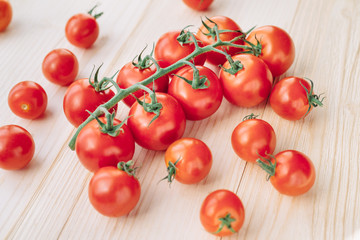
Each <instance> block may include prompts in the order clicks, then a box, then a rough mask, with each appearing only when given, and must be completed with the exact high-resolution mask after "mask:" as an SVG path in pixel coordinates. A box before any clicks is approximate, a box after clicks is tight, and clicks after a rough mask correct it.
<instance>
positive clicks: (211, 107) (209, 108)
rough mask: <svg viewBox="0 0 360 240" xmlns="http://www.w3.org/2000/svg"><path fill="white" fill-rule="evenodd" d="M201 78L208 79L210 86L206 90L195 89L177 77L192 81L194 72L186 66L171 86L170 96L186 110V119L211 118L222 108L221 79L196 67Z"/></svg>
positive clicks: (211, 72) (207, 70)
mask: <svg viewBox="0 0 360 240" xmlns="http://www.w3.org/2000/svg"><path fill="white" fill-rule="evenodd" d="M196 68H197V69H198V70H199V74H200V76H202V75H204V76H206V77H207V78H208V80H209V83H210V85H209V84H207V86H209V87H208V88H206V89H193V88H192V86H191V85H190V84H188V83H187V82H185V81H184V80H183V79H181V78H179V77H177V76H176V75H178V76H181V77H185V78H186V79H188V80H190V81H192V80H193V73H194V70H193V69H192V68H191V67H190V66H186V67H184V68H182V69H180V70H179V71H178V72H176V75H175V76H174V77H173V78H172V80H171V82H170V84H169V90H168V94H170V95H171V96H173V97H174V98H176V100H177V101H178V102H179V103H180V104H181V106H182V108H183V109H184V112H185V116H186V119H189V120H201V119H205V118H207V117H210V116H211V115H212V114H214V113H215V112H216V110H217V109H218V108H219V107H220V104H221V102H222V98H223V92H222V88H221V84H220V81H219V78H218V77H217V76H216V74H215V73H214V72H213V71H212V70H211V69H209V68H207V67H204V66H196Z"/></svg>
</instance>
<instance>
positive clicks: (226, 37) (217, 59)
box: [196, 16, 244, 65]
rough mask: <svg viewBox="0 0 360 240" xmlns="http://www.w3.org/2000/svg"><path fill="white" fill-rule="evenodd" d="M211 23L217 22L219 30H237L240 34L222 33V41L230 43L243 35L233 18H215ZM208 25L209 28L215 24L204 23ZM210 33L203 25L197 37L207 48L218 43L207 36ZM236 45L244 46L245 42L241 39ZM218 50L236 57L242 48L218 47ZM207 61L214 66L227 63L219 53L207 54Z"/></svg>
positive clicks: (207, 21)
mask: <svg viewBox="0 0 360 240" xmlns="http://www.w3.org/2000/svg"><path fill="white" fill-rule="evenodd" d="M210 20H211V21H213V22H215V23H216V24H217V25H218V29H219V30H225V29H227V30H235V31H238V32H224V33H220V40H222V41H230V40H232V39H234V38H235V37H238V36H240V35H242V33H241V28H240V27H239V26H238V25H237V23H236V22H234V21H233V20H232V19H231V18H228V17H225V16H215V17H212V18H210ZM204 22H205V24H206V25H208V26H209V27H211V28H212V27H214V23H211V22H210V21H209V20H206V21H204ZM204 33H205V34H207V33H209V31H208V30H207V29H206V27H205V26H204V25H202V26H201V27H200V28H199V31H198V32H197V34H196V36H197V37H198V38H199V40H200V41H201V42H202V43H203V44H204V45H205V46H206V45H210V44H213V43H215V42H216V40H215V39H216V38H213V37H212V36H207V35H205V34H204ZM234 44H239V45H242V44H244V41H243V40H241V39H239V40H236V41H235V42H234ZM217 48H218V49H220V50H222V51H226V52H227V53H228V54H230V55H235V54H236V53H238V52H240V51H241V50H242V49H241V48H236V47H226V48H225V47H217ZM207 60H208V61H209V62H210V63H212V64H214V65H219V64H223V63H224V62H225V61H226V57H225V56H224V55H223V54H221V53H217V52H208V53H207Z"/></svg>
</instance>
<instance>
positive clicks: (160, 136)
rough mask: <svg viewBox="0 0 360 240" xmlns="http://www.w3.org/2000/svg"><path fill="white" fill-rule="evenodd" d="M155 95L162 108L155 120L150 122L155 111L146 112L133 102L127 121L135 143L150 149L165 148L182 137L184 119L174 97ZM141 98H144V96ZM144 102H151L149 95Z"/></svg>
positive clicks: (182, 112) (162, 94)
mask: <svg viewBox="0 0 360 240" xmlns="http://www.w3.org/2000/svg"><path fill="white" fill-rule="evenodd" d="M156 97H157V101H158V102H159V103H161V104H162V109H161V110H160V115H159V117H158V118H157V119H156V120H155V121H153V122H152V123H151V124H150V122H151V121H152V119H153V118H154V116H155V113H149V112H146V111H145V110H144V109H143V107H142V106H141V105H140V104H139V103H138V102H135V103H134V104H133V105H132V106H131V108H130V112H129V116H131V117H130V118H129V119H128V120H127V123H128V126H129V128H130V129H131V132H132V133H133V136H134V139H135V141H136V143H137V144H139V145H140V146H142V147H144V148H146V149H150V150H165V149H166V148H167V147H168V146H169V145H170V144H171V143H173V142H174V141H176V140H178V139H179V138H181V137H182V135H183V134H184V131H185V124H186V119H185V114H184V111H183V109H182V108H181V105H180V104H179V103H178V101H176V99H175V98H173V97H172V96H170V95H168V94H166V93H156ZM141 100H144V97H142V98H141ZM145 102H147V103H150V102H151V99H150V96H149V95H146V96H145ZM149 124H150V125H149Z"/></svg>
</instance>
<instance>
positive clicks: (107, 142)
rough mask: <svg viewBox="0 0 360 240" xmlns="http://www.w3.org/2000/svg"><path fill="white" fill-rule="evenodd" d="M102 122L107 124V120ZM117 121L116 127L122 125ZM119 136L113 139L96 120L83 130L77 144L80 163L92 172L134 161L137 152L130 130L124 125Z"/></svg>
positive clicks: (115, 122)
mask: <svg viewBox="0 0 360 240" xmlns="http://www.w3.org/2000/svg"><path fill="white" fill-rule="evenodd" d="M100 120H101V121H102V122H104V123H106V119H105V118H104V117H101V118H100ZM120 123H121V122H120V120H118V119H115V120H114V125H118V124H120ZM121 128H122V131H120V133H119V135H118V136H116V137H112V136H110V135H108V134H107V133H103V132H101V130H100V126H99V123H98V122H97V121H96V120H93V121H91V122H90V123H88V124H87V125H86V126H85V127H84V128H83V129H81V131H80V133H79V135H78V137H77V139H76V143H75V151H76V155H77V156H78V158H79V160H80V162H81V163H82V164H83V165H84V166H85V167H86V168H87V169H88V170H89V171H91V172H95V171H96V170H98V169H99V168H102V167H106V166H117V164H118V163H119V162H127V161H129V160H131V159H132V157H133V155H134V151H135V142H134V138H133V136H132V134H131V132H130V129H129V128H128V127H127V126H126V124H124V125H123V126H122V127H121Z"/></svg>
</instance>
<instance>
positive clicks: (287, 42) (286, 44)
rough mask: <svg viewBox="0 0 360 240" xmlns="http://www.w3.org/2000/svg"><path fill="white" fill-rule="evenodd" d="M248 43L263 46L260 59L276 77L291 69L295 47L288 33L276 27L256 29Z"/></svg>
mask: <svg viewBox="0 0 360 240" xmlns="http://www.w3.org/2000/svg"><path fill="white" fill-rule="evenodd" d="M246 40H247V41H249V42H251V43H252V44H255V45H257V40H259V41H260V43H261V45H262V49H261V54H260V55H259V57H260V58H261V59H262V60H263V61H264V62H265V63H266V64H267V65H268V67H269V69H270V71H271V73H272V75H273V76H274V77H277V76H280V75H281V74H283V73H284V72H286V70H288V69H289V68H290V66H291V65H292V63H293V62H294V58H295V46H294V43H293V40H292V39H291V37H290V36H289V34H288V33H287V32H285V31H284V30H283V29H281V28H279V27H276V26H263V27H258V28H255V29H254V30H253V31H252V32H251V33H250V34H249V35H248V37H247V38H246Z"/></svg>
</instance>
